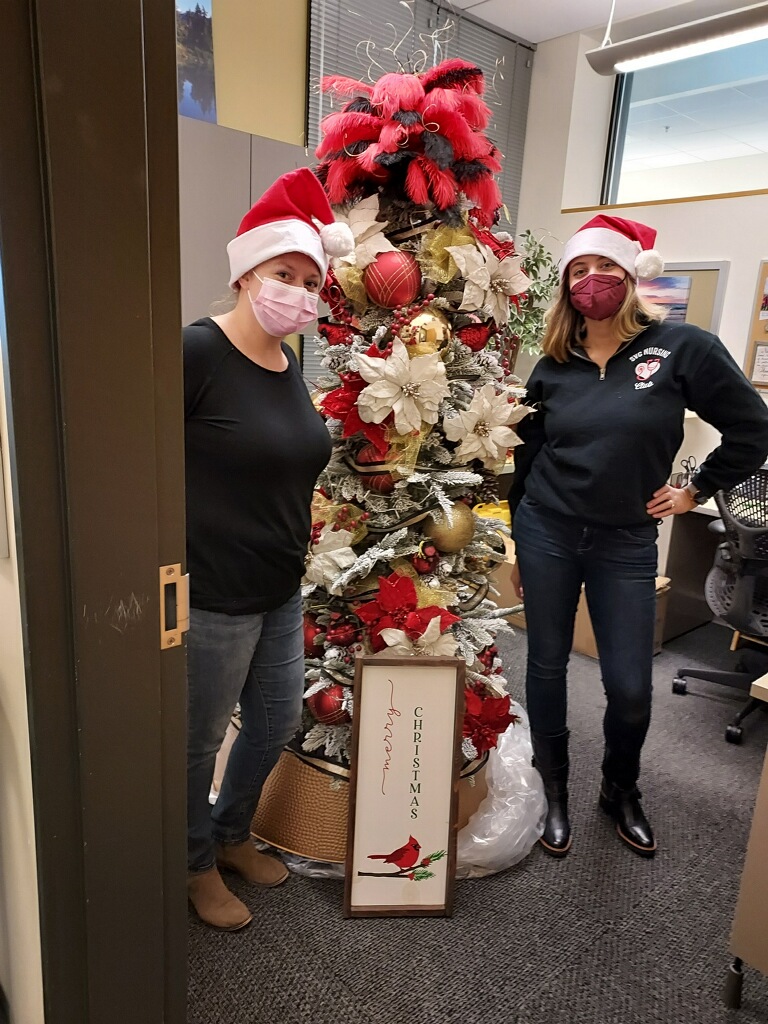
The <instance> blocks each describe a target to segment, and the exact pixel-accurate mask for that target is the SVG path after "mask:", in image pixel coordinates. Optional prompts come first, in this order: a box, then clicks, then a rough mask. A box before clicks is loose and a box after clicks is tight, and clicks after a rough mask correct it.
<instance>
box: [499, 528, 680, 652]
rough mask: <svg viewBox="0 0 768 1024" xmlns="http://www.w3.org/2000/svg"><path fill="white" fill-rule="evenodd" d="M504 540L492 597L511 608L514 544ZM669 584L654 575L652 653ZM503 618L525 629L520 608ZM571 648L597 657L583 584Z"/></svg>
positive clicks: (513, 600) (658, 640) (656, 646)
mask: <svg viewBox="0 0 768 1024" xmlns="http://www.w3.org/2000/svg"><path fill="white" fill-rule="evenodd" d="M504 543H505V545H506V548H507V558H506V561H504V562H502V563H501V564H500V565H499V567H498V568H497V569H496V570H495V571H494V572H493V574H492V576H491V582H492V583H493V586H494V587H495V588H496V589H497V590H498V591H499V596H498V597H496V598H494V600H495V601H496V604H497V605H498V606H499V608H514V607H515V606H516V605H518V604H520V601H519V600H518V597H517V595H516V594H515V592H514V590H513V589H512V582H511V580H510V573H511V569H512V562H513V560H514V557H515V545H514V542H513V541H511V540H509V538H506V537H505V539H504ZM670 585H671V584H670V580H669V579H668V578H667V577H666V576H657V577H656V627H655V629H654V634H653V653H654V654H658V653H659V651H660V650H661V644H662V638H663V635H664V618H665V616H666V613H667V601H668V595H669V591H670ZM507 619H508V621H509V623H510V625H512V626H514V627H515V628H517V629H525V612H524V611H521V612H518V613H517V614H515V615H509V616H507ZM571 650H574V651H577V652H578V653H579V654H586V655H587V656H588V657H590V658H597V644H596V642H595V634H594V631H593V629H592V622H591V621H590V618H589V609H588V608H587V599H586V596H585V594H584V588H583V587H582V592H581V597H580V598H579V604H578V607H577V609H576V622H575V624H574V628H573V646H572V648H571Z"/></svg>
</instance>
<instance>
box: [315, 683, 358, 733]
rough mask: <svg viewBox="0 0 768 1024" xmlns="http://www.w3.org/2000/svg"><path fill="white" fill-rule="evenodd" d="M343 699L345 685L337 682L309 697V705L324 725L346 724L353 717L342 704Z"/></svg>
mask: <svg viewBox="0 0 768 1024" xmlns="http://www.w3.org/2000/svg"><path fill="white" fill-rule="evenodd" d="M343 699H344V687H343V686H339V685H338V684H337V683H335V684H333V685H332V686H328V687H326V689H325V690H318V691H317V693H313V694H312V696H311V697H307V707H308V708H309V710H310V711H311V712H312V715H313V717H314V718H316V719H317V721H318V722H320V723H321V724H322V725H344V724H345V722H349V721H351V719H350V717H349V712H348V711H347V709H346V708H345V707H343V706H342V700H343Z"/></svg>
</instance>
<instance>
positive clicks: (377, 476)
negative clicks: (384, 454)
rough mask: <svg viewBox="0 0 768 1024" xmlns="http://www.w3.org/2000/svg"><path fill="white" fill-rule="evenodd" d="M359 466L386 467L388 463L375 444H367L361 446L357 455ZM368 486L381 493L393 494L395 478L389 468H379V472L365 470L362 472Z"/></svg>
mask: <svg viewBox="0 0 768 1024" xmlns="http://www.w3.org/2000/svg"><path fill="white" fill-rule="evenodd" d="M355 462H356V463H357V465H358V466H371V467H373V468H375V467H377V466H378V467H384V466H386V465H387V463H385V462H382V460H381V453H380V452H379V450H378V448H377V447H376V445H374V444H367V445H366V446H365V448H361V449H360V451H359V452H358V453H357V456H356V457H355ZM360 475H361V477H362V480H363V482H364V483H365V485H366V487H370V489H371V490H372V491H376V492H377V493H379V494H391V493H392V491H394V489H395V480H394V477H393V476H392V474H391V473H390V472H389V470H388V469H384V468H379V470H378V472H370V473H369V472H365V473H361V474H360Z"/></svg>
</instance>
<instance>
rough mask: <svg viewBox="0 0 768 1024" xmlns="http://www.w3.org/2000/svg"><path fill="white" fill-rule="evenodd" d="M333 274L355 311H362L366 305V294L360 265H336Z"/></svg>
mask: <svg viewBox="0 0 768 1024" xmlns="http://www.w3.org/2000/svg"><path fill="white" fill-rule="evenodd" d="M334 274H335V275H336V280H337V281H338V282H339V284H340V285H341V290H342V291H343V292H344V294H345V295H346V296H347V298H348V299H349V301H350V302H351V303H352V305H353V306H354V307H355V309H356V310H357V312H358V313H362V312H364V311H365V309H366V308H367V306H368V295H367V293H366V291H365V285H364V284H363V272H362V270H361V269H360V267H337V268H336V269H335V270H334Z"/></svg>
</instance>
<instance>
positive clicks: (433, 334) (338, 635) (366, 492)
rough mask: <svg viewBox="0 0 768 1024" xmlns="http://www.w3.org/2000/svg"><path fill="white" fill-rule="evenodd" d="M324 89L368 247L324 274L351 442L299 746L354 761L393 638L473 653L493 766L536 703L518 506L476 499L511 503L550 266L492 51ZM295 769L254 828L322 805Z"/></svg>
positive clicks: (338, 207)
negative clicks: (294, 779) (513, 511)
mask: <svg viewBox="0 0 768 1024" xmlns="http://www.w3.org/2000/svg"><path fill="white" fill-rule="evenodd" d="M322 88H323V90H324V91H326V92H327V93H330V94H332V95H333V96H334V97H335V98H336V100H337V101H338V102H339V103H340V105H341V109H339V110H338V111H336V112H334V113H331V114H329V115H328V116H326V117H325V119H324V120H323V122H322V131H323V141H322V143H321V145H320V147H319V149H318V151H317V156H318V159H319V161H320V162H319V165H318V167H317V174H318V176H319V177H320V180H321V181H322V183H323V185H324V186H325V188H326V191H327V193H328V196H329V199H330V201H331V203H332V205H333V206H334V210H335V212H336V216H337V219H338V220H339V221H343V222H345V223H347V224H348V225H349V227H350V228H351V230H352V233H353V235H354V238H355V249H354V251H353V252H352V253H350V255H349V256H346V257H342V258H340V259H336V260H334V261H333V266H332V269H331V270H330V271H329V274H328V278H327V281H326V284H325V288H324V290H323V292H322V298H323V299H324V300H325V302H326V303H327V305H328V307H329V309H330V316H329V317H327V318H326V319H325V320H324V321H323V322H322V323H321V325H320V335H321V336H320V338H319V339H318V347H319V349H320V351H321V354H322V362H321V365H322V368H323V373H322V376H321V377H320V379H319V380H317V381H315V382H314V384H315V386H316V389H317V390H316V397H315V401H316V405H317V408H318V409H319V411H320V412H321V413H322V415H323V416H324V417H325V419H326V421H327V425H328V430H329V431H330V434H331V437H332V439H333V455H332V458H331V461H330V463H329V465H328V467H327V469H326V470H325V472H324V473H323V475H322V476H321V478H320V480H319V482H318V488H317V491H316V494H315V499H314V502H313V509H312V521H313V526H312V541H311V547H310V551H309V554H308V557H307V568H306V579H305V586H304V598H305V620H304V639H305V653H306V680H307V686H306V692H305V711H304V723H303V731H302V735H301V736H300V737H298V738H297V740H296V743H295V752H296V754H297V755H299V756H300V757H302V758H303V759H304V760H305V762H306V763H311V764H313V765H314V766H315V767H317V766H319V767H320V768H321V770H322V768H323V765H324V766H325V768H326V769H327V772H328V774H329V775H330V776H331V777H333V776H334V775H335V776H336V778H337V779H338V778H339V777H340V776H339V772H343V771H344V769H345V767H346V766H347V765H348V759H349V754H350V744H351V720H352V716H353V714H354V696H353V689H352V682H353V678H354V670H355V658H356V656H357V655H359V654H372V653H377V652H380V651H386V650H388V651H389V652H391V653H394V654H399V655H409V654H421V655H456V656H458V657H460V658H463V659H464V661H465V662H466V692H465V697H466V711H465V716H464V724H463V736H464V740H463V747H462V751H463V756H464V758H465V761H466V764H467V765H477V764H479V763H482V760H483V759H484V758H485V757H486V756H487V753H488V751H490V750H492V749H493V748H494V747H496V745H497V743H498V740H499V737H500V736H501V735H502V734H504V733H505V732H506V731H507V730H508V729H514V727H515V722H516V721H517V720H518V716H517V714H516V713H515V710H514V708H513V707H512V705H511V702H510V697H509V696H508V694H507V693H506V680H505V678H504V671H503V667H502V664H501V660H500V658H499V655H498V651H497V648H496V645H495V638H496V636H497V634H498V633H499V632H500V631H503V630H509V626H508V624H507V622H506V619H505V615H507V614H508V613H509V609H504V608H499V607H498V606H497V604H496V602H495V601H494V600H493V597H494V591H493V589H492V586H491V583H490V580H489V576H490V574H491V573H492V571H493V570H494V568H495V567H496V566H497V565H498V564H499V563H500V562H502V561H503V560H504V557H505V554H504V541H503V536H502V532H501V531H500V526H501V524H500V522H499V521H498V519H494V518H485V517H483V516H481V515H478V514H476V513H475V512H473V509H474V508H476V507H477V506H480V505H483V506H486V508H487V506H488V505H489V504H490V505H493V504H495V503H497V502H498V496H499V491H498V474H499V473H500V472H501V470H502V469H503V468H504V466H505V464H506V462H507V460H508V457H509V454H510V452H511V449H512V448H513V447H514V446H515V445H516V444H517V437H516V434H515V431H514V427H515V424H516V423H517V422H519V420H520V419H521V418H522V417H523V416H524V415H526V413H527V412H528V411H529V410H528V409H527V408H526V406H525V405H524V404H523V401H522V399H523V396H524V391H523V389H522V388H521V387H520V381H519V380H518V379H517V378H516V377H514V376H513V375H512V373H511V372H510V369H511V357H512V356H513V354H514V351H515V348H516V346H517V345H518V344H519V342H520V334H521V324H523V323H524V321H525V317H524V316H523V315H522V313H521V309H520V305H521V303H525V302H526V301H527V299H526V291H527V289H528V288H529V286H530V284H531V282H530V280H529V278H528V277H527V276H526V274H525V272H524V269H523V267H522V266H521V257H520V256H519V255H517V254H516V252H515V247H514V244H513V241H512V238H511V237H510V236H509V235H508V234H506V233H503V232H500V231H498V230H494V228H495V226H496V225H497V223H498V221H499V217H500V214H501V211H502V209H503V203H502V197H501V193H500V191H499V188H498V185H497V183H496V180H495V177H494V175H495V174H497V173H498V172H499V170H500V169H501V163H500V160H501V155H500V153H499V152H498V151H497V149H496V146H495V145H494V143H493V142H492V141H491V139H490V138H489V137H488V134H487V128H488V125H489V122H490V118H491V111H490V109H489V107H488V106H487V105H486V103H485V102H484V100H483V89H484V84H483V75H482V72H481V70H480V69H479V68H478V67H475V66H474V65H472V64H469V63H467V62H465V61H463V60H459V59H452V60H447V61H444V62H442V63H441V64H438V65H437V66H436V67H434V68H432V69H430V70H428V71H425V72H423V73H420V74H409V73H398V74H387V75H384V76H383V77H382V78H381V79H380V80H379V81H377V82H376V83H374V84H369V83H365V82H359V81H354V80H352V79H347V78H341V77H338V76H336V77H332V78H328V79H326V80H324V81H323V83H322ZM510 324H511V326H510ZM502 531H503V528H502ZM277 774H278V776H279V774H280V773H279V772H278V773H277ZM276 784H277V785H279V783H275V780H274V779H273V780H271V786H270V785H268V791H265V797H264V798H262V805H263V806H262V807H260V811H259V813H258V814H257V819H256V824H255V828H254V831H255V833H256V834H260V835H263V836H265V838H266V837H267V836H266V835H265V833H269V832H270V828H271V826H270V825H265V822H264V815H267V817H271V818H273V817H274V813H275V808H276V802H277V813H278V814H283V815H284V816H285V815H289V814H291V813H296V814H303V813H305V812H304V811H301V810H296V811H289V810H286V809H285V806H286V805H285V802H284V800H283V798H282V797H281V796H280V795H279V793H278V794H277V795H276V791H275V788H274V787H275V785H276ZM327 784H328V783H327V779H326V780H325V782H324V785H327ZM336 786H337V788H338V782H337V783H336ZM289 802H290V801H289ZM307 802H308V803H309V802H311V798H310V797H307ZM260 817H261V821H260ZM272 831H274V830H272ZM271 838H273V839H274V837H273V836H272V837H271ZM534 840H535V836H534V837H533V838H532V840H531V842H533V841H534ZM276 844H277V845H282V846H284V847H286V848H288V849H291V848H292V847H291V842H289V841H283V842H280V841H279V840H278V841H276ZM293 848H294V850H295V846H294V847H293ZM296 852H303V851H301V850H298V851H296ZM310 855H311V854H310ZM320 859H321V858H320Z"/></svg>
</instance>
